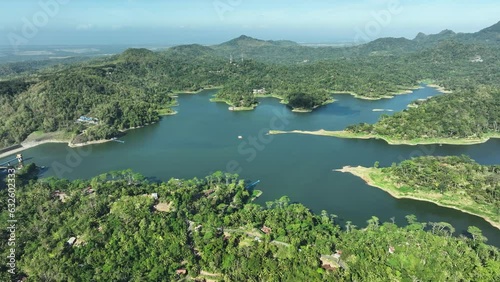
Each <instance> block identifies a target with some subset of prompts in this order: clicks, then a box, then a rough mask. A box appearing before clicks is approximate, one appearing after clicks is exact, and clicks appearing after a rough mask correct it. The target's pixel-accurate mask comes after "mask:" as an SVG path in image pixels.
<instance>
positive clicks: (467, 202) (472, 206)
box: [335, 166, 500, 229]
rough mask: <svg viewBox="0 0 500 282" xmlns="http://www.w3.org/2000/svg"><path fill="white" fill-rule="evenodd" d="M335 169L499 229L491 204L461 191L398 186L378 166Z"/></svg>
mask: <svg viewBox="0 0 500 282" xmlns="http://www.w3.org/2000/svg"><path fill="white" fill-rule="evenodd" d="M335 171H339V172H347V173H351V174H353V175H355V176H357V177H359V178H361V179H363V180H364V181H365V182H366V183H367V184H368V185H370V186H373V187H377V188H380V189H382V190H384V191H386V192H387V193H389V194H390V195H391V196H393V197H394V198H397V199H403V198H404V199H413V200H419V201H427V202H431V203H434V204H436V205H439V206H442V207H447V208H452V209H456V210H459V211H462V212H465V213H468V214H472V215H476V216H479V217H482V218H484V219H485V220H486V221H488V222H489V223H490V224H491V225H493V226H494V227H496V228H498V229H500V216H499V215H498V214H497V213H496V210H495V207H494V206H492V205H484V204H478V203H476V202H475V201H474V200H472V199H471V198H470V197H469V196H468V195H466V194H463V193H452V192H446V193H443V194H441V193H436V192H433V191H430V190H429V191H421V190H414V189H413V188H411V187H407V186H400V185H398V184H397V183H394V182H393V181H391V178H390V176H389V175H388V174H387V173H384V172H383V171H382V169H379V168H367V167H361V166H358V167H350V166H346V167H343V168H342V169H337V170H335Z"/></svg>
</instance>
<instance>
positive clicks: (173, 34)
mask: <svg viewBox="0 0 500 282" xmlns="http://www.w3.org/2000/svg"><path fill="white" fill-rule="evenodd" d="M495 4H496V1H492V0H480V1H476V2H474V3H471V2H467V1H463V0H461V1H451V0H444V1H440V2H439V3H435V2H431V1H429V0H425V1H418V2H417V1H413V0H407V1H404V0H400V1H398V0H362V1H355V2H349V1H339V0H337V1H325V0H321V1H315V2H314V3H311V1H305V0H295V1H284V0H277V1H273V2H272V3H267V2H265V1H263V0H256V1H247V0H210V1H202V0H192V1H184V2H180V1H159V0H151V1H147V2H146V1H143V0H110V1H106V2H102V1H97V0H89V1H82V0H39V1H36V0H27V1H23V2H20V1H17V2H9V3H2V4H1V6H2V10H3V11H8V13H6V14H5V15H4V16H2V18H0V32H1V33H2V34H3V36H1V37H0V45H3V46H6V45H7V46H8V45H10V46H13V45H15V46H18V47H19V46H29V45H33V46H37V45H38V46H39V45H65V46H69V45H157V46H161V45H178V44H185V43H198V44H205V45H210V44H217V43H222V42H225V41H228V40H230V39H233V38H236V37H238V36H240V35H247V36H251V37H254V38H258V39H263V40H280V39H286V40H293V41H296V42H299V43H306V44H307V43H309V44H313V43H317V44H318V43H339V42H345V43H348V42H358V43H359V42H367V41H371V40H375V39H377V38H381V37H406V38H408V39H413V38H414V37H415V36H416V35H417V33H419V32H424V33H426V34H434V33H439V32H440V31H442V30H444V29H451V30H453V31H455V32H465V33H469V32H476V31H479V30H481V29H483V28H486V27H488V26H491V25H493V24H495V23H497V22H498V21H499V20H500V18H499V17H498V15H499V14H500V11H499V8H498V7H499V6H498V5H495Z"/></svg>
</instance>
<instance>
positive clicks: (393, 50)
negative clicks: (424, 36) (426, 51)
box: [351, 37, 416, 55]
mask: <svg viewBox="0 0 500 282" xmlns="http://www.w3.org/2000/svg"><path fill="white" fill-rule="evenodd" d="M351 49H357V52H356V53H355V54H356V55H394V54H400V53H405V52H408V51H414V50H415V49H416V46H415V42H413V41H412V40H409V39H406V38H404V37H400V38H393V37H388V38H379V39H376V40H374V41H371V42H368V43H366V44H363V45H360V46H356V47H351Z"/></svg>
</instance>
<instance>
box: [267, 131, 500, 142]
mask: <svg viewBox="0 0 500 282" xmlns="http://www.w3.org/2000/svg"><path fill="white" fill-rule="evenodd" d="M268 134H269V135H274V134H308V135H317V136H328V137H336V138H345V139H364V140H368V139H381V140H384V141H385V142H387V144H389V145H409V146H418V145H437V144H443V145H478V144H483V143H486V142H488V141H489V140H490V139H495V138H500V133H499V134H486V135H487V136H486V137H484V138H480V139H465V138H464V139H451V138H428V139H427V140H426V139H425V138H424V139H412V140H396V139H390V138H388V137H385V136H380V135H372V134H362V133H361V134H360V133H352V132H348V131H345V130H340V131H328V130H324V129H320V130H317V131H303V130H292V131H281V130H270V131H269V132H268Z"/></svg>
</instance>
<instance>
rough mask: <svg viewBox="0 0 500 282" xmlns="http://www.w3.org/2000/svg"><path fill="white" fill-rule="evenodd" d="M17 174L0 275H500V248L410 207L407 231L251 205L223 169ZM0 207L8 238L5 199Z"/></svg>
mask: <svg viewBox="0 0 500 282" xmlns="http://www.w3.org/2000/svg"><path fill="white" fill-rule="evenodd" d="M25 170H26V171H25V172H21V174H20V175H19V176H18V179H17V180H16V182H17V183H18V184H19V185H22V189H18V190H17V193H16V199H17V202H16V214H15V215H16V219H18V220H19V222H21V221H22V224H19V225H18V226H17V228H16V234H15V235H16V241H15V243H16V245H15V253H16V269H15V273H16V275H15V276H14V277H12V276H10V273H9V272H7V271H8V270H9V269H10V266H9V265H8V264H6V263H3V264H2V265H1V266H0V280H1V281H17V280H18V279H19V280H21V279H23V278H24V277H27V278H28V280H27V281H178V280H180V279H184V278H188V279H189V278H193V279H199V280H202V279H211V280H221V281H222V280H223V281H449V280H457V281H498V280H499V279H500V272H499V269H500V253H499V250H498V249H497V248H495V247H492V246H489V245H487V244H485V241H486V240H487V238H485V237H484V236H483V235H482V233H481V231H480V230H479V229H478V228H476V227H470V228H469V229H468V231H469V233H468V234H465V235H467V236H468V237H465V236H460V237H452V236H451V235H452V233H453V231H454V230H453V227H452V226H451V225H449V224H447V223H444V222H440V223H436V222H431V223H421V222H418V220H417V219H416V218H415V216H412V215H409V216H407V220H408V226H406V227H398V226H396V225H395V224H393V223H387V222H386V223H383V222H380V221H379V219H378V218H376V217H372V218H370V219H368V220H367V225H366V226H355V225H353V224H352V223H351V222H347V223H346V224H345V226H339V225H337V223H336V222H335V216H334V215H331V214H328V213H327V212H325V211H323V212H321V213H320V214H314V213H312V212H311V211H310V210H309V209H308V208H307V207H305V206H303V205H301V204H297V203H290V201H289V199H288V198H287V197H283V198H281V199H279V200H276V201H272V202H268V203H267V204H266V207H263V206H260V205H256V204H253V203H252V202H251V192H250V191H247V190H246V189H245V188H244V187H245V183H244V181H242V180H239V179H238V176H236V175H230V174H223V173H220V172H218V173H215V174H213V175H210V176H208V177H206V178H205V179H191V180H178V179H172V180H170V181H168V182H164V183H148V182H147V181H145V180H144V177H142V176H141V175H138V174H135V173H133V172H131V171H122V172H111V173H107V174H104V175H101V176H99V177H96V178H93V179H91V180H75V181H73V182H70V181H67V180H60V179H44V180H40V181H31V182H28V181H29V178H28V177H27V176H26V174H27V173H29V172H30V171H32V170H33V166H32V165H30V166H27V167H26V168H25ZM0 196H1V197H0V198H1V199H7V197H8V195H7V190H6V189H0ZM0 212H1V213H0V218H1V219H2V220H1V223H0V235H1V237H2V238H8V237H9V236H10V234H9V229H7V224H8V223H7V219H8V218H9V212H8V210H7V205H1V207H0ZM426 226H429V228H426ZM7 242H8V240H7V239H5V240H1V241H0V254H1V255H2V257H4V258H6V257H7V256H8V255H9V254H10V250H11V248H13V246H8V245H7ZM12 278H13V279H12Z"/></svg>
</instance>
